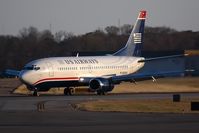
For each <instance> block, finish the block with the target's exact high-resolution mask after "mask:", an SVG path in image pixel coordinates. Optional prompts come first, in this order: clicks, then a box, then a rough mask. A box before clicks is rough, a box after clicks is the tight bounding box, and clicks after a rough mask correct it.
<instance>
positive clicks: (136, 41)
mask: <svg viewBox="0 0 199 133" xmlns="http://www.w3.org/2000/svg"><path fill="white" fill-rule="evenodd" d="M145 19H146V11H140V13H139V15H138V18H137V20H136V23H135V25H134V27H133V30H132V32H131V34H130V36H129V39H128V41H127V43H126V45H125V47H124V48H122V49H120V50H119V51H117V52H116V53H114V54H113V55H115V56H137V57H139V56H141V49H142V45H143V35H144V26H145Z"/></svg>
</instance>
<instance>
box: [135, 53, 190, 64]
mask: <svg viewBox="0 0 199 133" xmlns="http://www.w3.org/2000/svg"><path fill="white" fill-rule="evenodd" d="M185 56H188V54H180V55H171V56H163V57H155V58H146V59H143V60H139V61H138V62H148V61H154V60H164V59H170V58H178V57H185Z"/></svg>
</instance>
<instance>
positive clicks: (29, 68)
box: [23, 65, 40, 70]
mask: <svg viewBox="0 0 199 133" xmlns="http://www.w3.org/2000/svg"><path fill="white" fill-rule="evenodd" d="M23 69H24V70H39V69H40V67H38V66H36V65H32V66H26V67H24V68H23Z"/></svg>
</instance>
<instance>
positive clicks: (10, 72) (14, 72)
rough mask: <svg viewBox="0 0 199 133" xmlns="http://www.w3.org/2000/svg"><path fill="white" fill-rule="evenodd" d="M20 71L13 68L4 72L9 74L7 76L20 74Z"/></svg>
mask: <svg viewBox="0 0 199 133" xmlns="http://www.w3.org/2000/svg"><path fill="white" fill-rule="evenodd" d="M19 73H20V71H17V70H12V69H6V70H5V71H4V74H5V75H7V76H17V77H18V76H19Z"/></svg>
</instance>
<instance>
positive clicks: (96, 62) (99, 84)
mask: <svg viewBox="0 0 199 133" xmlns="http://www.w3.org/2000/svg"><path fill="white" fill-rule="evenodd" d="M145 19H146V11H140V13H139V15H138V18H137V20H136V23H135V25H134V28H133V30H132V32H131V34H130V36H129V39H128V41H127V43H126V45H125V46H124V47H123V48H122V49H120V50H119V51H117V52H115V53H114V54H112V55H106V56H79V57H78V56H77V57H51V58H44V59H38V60H35V61H32V62H30V63H28V64H26V65H25V67H24V68H23V70H21V71H20V72H19V73H18V74H19V75H18V76H19V78H20V80H21V81H22V82H23V83H24V84H26V85H27V87H28V88H29V89H30V90H32V91H33V95H34V96H37V95H38V91H47V90H49V89H50V88H54V87H65V90H64V93H65V94H67V95H69V94H71V92H72V89H73V88H74V87H78V86H88V87H89V89H90V90H91V91H95V92H96V93H97V94H104V93H106V92H109V91H112V90H113V88H114V85H115V84H118V83H120V82H122V81H132V80H135V79H136V78H140V77H147V76H148V75H139V77H136V76H133V75H132V74H133V73H135V72H137V71H138V70H140V69H141V68H142V67H143V66H144V65H145V63H147V62H150V61H154V60H162V59H166V58H175V57H179V56H182V55H174V56H166V57H157V58H148V59H146V58H144V57H141V49H142V45H143V35H144V27H145ZM150 76H151V75H150ZM152 76H153V75H152Z"/></svg>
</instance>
